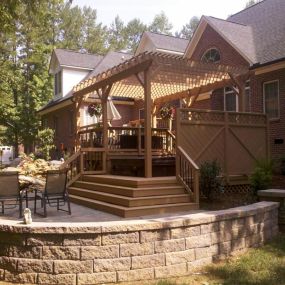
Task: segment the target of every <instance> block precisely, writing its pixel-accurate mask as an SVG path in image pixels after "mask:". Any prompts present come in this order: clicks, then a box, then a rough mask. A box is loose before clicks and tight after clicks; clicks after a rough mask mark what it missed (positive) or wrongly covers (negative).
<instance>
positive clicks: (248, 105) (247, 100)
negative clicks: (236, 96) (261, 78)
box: [245, 80, 251, 112]
mask: <svg viewBox="0 0 285 285" xmlns="http://www.w3.org/2000/svg"><path fill="white" fill-rule="evenodd" d="M250 100H251V91H250V80H247V81H246V83H245V111H246V112H250V111H251V103H250Z"/></svg>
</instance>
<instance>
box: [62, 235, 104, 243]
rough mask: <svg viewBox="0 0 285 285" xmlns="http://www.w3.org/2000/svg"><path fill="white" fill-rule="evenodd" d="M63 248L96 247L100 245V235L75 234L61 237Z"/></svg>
mask: <svg viewBox="0 0 285 285" xmlns="http://www.w3.org/2000/svg"><path fill="white" fill-rule="evenodd" d="M63 245H64V246H85V245H86V246H96V245H101V235H100V234H97V233H94V234H80V235H79V234H77V235H72V234H71V235H65V236H64V237H63Z"/></svg>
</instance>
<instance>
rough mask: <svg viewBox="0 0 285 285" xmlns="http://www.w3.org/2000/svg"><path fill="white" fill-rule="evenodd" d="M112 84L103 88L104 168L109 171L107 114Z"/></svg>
mask: <svg viewBox="0 0 285 285" xmlns="http://www.w3.org/2000/svg"><path fill="white" fill-rule="evenodd" d="M111 88H112V85H108V86H107V87H105V88H102V93H101V101H102V125H103V148H104V152H103V170H104V171H107V153H108V114H107V101H108V96H109V93H110V91H111Z"/></svg>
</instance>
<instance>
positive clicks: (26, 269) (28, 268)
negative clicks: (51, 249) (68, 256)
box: [18, 259, 53, 273]
mask: <svg viewBox="0 0 285 285" xmlns="http://www.w3.org/2000/svg"><path fill="white" fill-rule="evenodd" d="M18 272H20V273H30V272H38V273H39V272H42V273H52V272H53V261H52V260H39V259H19V260H18Z"/></svg>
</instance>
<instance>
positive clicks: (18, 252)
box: [7, 245, 42, 259]
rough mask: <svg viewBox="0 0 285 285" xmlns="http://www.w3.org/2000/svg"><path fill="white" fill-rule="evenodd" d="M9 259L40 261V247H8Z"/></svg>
mask: <svg viewBox="0 0 285 285" xmlns="http://www.w3.org/2000/svg"><path fill="white" fill-rule="evenodd" d="M7 255H9V256H10V257H18V258H34V259H41V257H42V247H40V246H13V245H12V246H10V248H9V254H7Z"/></svg>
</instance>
